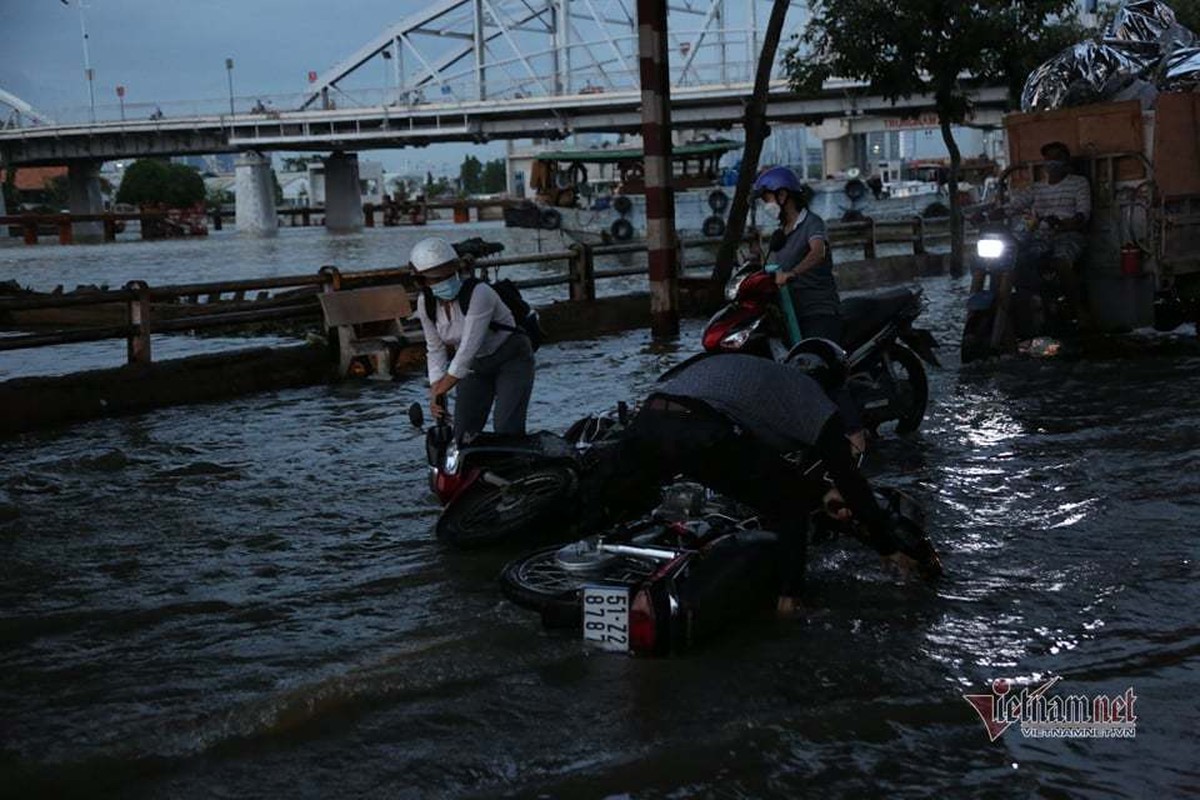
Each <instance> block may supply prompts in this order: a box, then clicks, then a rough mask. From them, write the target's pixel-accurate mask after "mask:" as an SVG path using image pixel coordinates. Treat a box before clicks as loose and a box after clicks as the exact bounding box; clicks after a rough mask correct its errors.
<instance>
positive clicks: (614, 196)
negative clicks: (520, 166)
mask: <svg viewBox="0 0 1200 800" xmlns="http://www.w3.org/2000/svg"><path fill="white" fill-rule="evenodd" d="M741 147H742V144H741V142H735V141H732V140H728V139H716V140H707V141H706V140H700V141H696V142H690V143H688V144H684V145H680V146H679V147H675V148H674V149H673V151H672V154H671V155H672V163H673V165H674V169H673V173H674V175H673V184H674V187H675V221H676V229H677V230H678V231H679V232H680V233H681V234H683V235H688V234H691V235H701V234H703V235H705V236H710V237H716V236H720V235H722V234H723V233H724V232H725V214H726V212H727V210H728V208H729V201H730V197H729V195H728V194H727V193H726V191H725V190H724V189H723V188H722V187H721V177H722V170H721V168H720V161H721V157H722V156H724V155H725V154H726V153H728V152H730V151H733V150H738V149H740V148H741ZM589 167H590V168H591V169H589ZM606 167H607V168H608V170H607V171H608V174H607V175H605V174H604V173H605V172H606V169H605V168H606ZM529 185H530V186H531V187H532V188H533V189H534V190H536V191H537V199H536V200H526V201H521V202H518V203H514V204H512V205H510V206H508V207H507V208H505V210H504V221H505V224H506V225H508V226H509V227H516V228H542V229H546V230H560V229H561V230H562V231H563V232H564V233H565V234H567V235H568V236H569V237H571V238H573V239H576V240H577V241H581V242H586V243H589V244H606V243H614V242H628V241H631V240H635V239H643V238H645V235H646V197H645V192H646V181H645V153H644V151H643V150H642V149H641V148H590V149H586V150H553V151H546V152H543V153H538V154H536V155H535V156H534V160H533V167H532V169H531V176H530V181H529Z"/></svg>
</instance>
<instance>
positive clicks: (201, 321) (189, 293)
mask: <svg viewBox="0 0 1200 800" xmlns="http://www.w3.org/2000/svg"><path fill="white" fill-rule="evenodd" d="M828 227H829V233H830V238H831V241H832V244H833V246H834V247H835V248H838V247H843V248H844V247H856V248H857V247H861V248H862V251H863V255H864V257H866V258H874V257H875V252H876V248H877V245H879V244H883V243H911V245H912V252H913V253H914V254H917V255H919V254H921V253H924V252H925V247H926V243H927V242H928V241H929V240H931V239H940V238H945V237H948V236H949V233H948V230H947V229H946V224H945V222H941V223H940V224H939V223H928V222H926V221H924V220H903V221H897V222H892V221H888V222H884V221H879V222H876V221H873V220H864V221H860V222H845V223H843V222H838V223H831V224H830V225H829V226H828ZM719 243H720V240H719V239H708V238H695V239H684V240H681V242H680V253H681V261H682V264H683V266H684V267H689V268H698V267H704V268H711V266H712V255H713V254H714V253H715V249H716V246H717V245H718V244H719ZM696 250H703V251H705V252H706V253H707V255H706V256H702V257H701V258H699V259H698V260H689V259H688V258H687V254H688V253H689V251H696ZM645 251H646V246H645V245H644V244H635V243H628V244H617V245H604V246H590V245H585V244H575V245H572V246H571V247H569V248H566V249H563V250H554V251H549V252H543V253H525V254H520V255H512V256H502V257H498V258H485V259H480V260H479V261H476V262H474V263H475V266H476V267H477V268H487V269H493V268H499V267H506V266H523V265H533V264H542V265H545V264H559V263H561V264H565V265H566V271H565V274H559V275H548V276H545V277H539V278H526V279H521V280H516V281H514V283H516V284H517V286H518V287H520V288H522V289H532V288H543V287H550V286H564V285H565V286H568V287H569V289H568V297H567V299H568V300H570V301H573V302H588V301H592V300H595V299H596V281H598V280H606V279H610V278H621V277H628V276H633V275H642V274H645V273H646V269H647V268H646V266H644V265H633V266H618V267H609V268H607V269H597V268H596V259H597V258H604V257H611V256H619V255H629V254H639V253H644V252H645ZM704 274H707V273H704ZM380 283H404V284H407V285H409V286H410V287H411V289H412V291H413V292H414V293H415V291H416V286H415V283H414V282H413V273H412V271H411V269H409V268H408V267H401V268H390V269H378V270H360V271H354V272H341V271H340V270H338V269H337V268H336V267H332V266H326V267H322V268H321V269H320V270H319V271H318V272H317V273H316V274H307V275H288V276H281V277H275V278H250V279H246V280H232V281H215V282H208V283H190V284H176V285H171V286H150V285H149V284H147V283H146V282H145V281H130V282H129V283H127V284H126V285H125V287H124V288H122V289H116V290H110V291H94V292H86V293H78V294H74V293H73V294H56V295H37V296H34V297H20V296H18V297H14V298H0V320H3V319H5V318H7V316H8V315H9V314H11V313H12V312H19V311H30V310H36V309H67V308H76V307H86V306H101V305H112V304H119V305H123V306H124V307H125V313H124V317H125V319H126V320H127V322H126V323H125V324H120V325H103V326H95V327H87V328H81V329H77V330H56V331H52V332H47V333H20V334H17V335H14V336H6V337H0V352H3V351H8V350H21V349H29V348H38V347H48V346H52V345H61V344H75V343H80V342H94V341H103V340H106V339H124V340H125V341H126V348H127V353H128V361H129V363H130V364H147V363H150V362H151V360H152V356H151V336H152V335H153V334H156V333H172V332H180V331H198V330H206V329H212V328H222V327H229V326H231V325H245V324H251V323H261V322H269V321H278V320H289V319H300V318H304V317H313V316H316V315H317V314H319V304H318V303H317V300H316V295H317V293H318V292H321V291H336V290H338V289H340V288H345V287H350V286H363V285H372V284H380ZM279 289H286V290H289V291H288V292H285V293H284V294H276V295H272V296H266V291H267V290H279ZM247 292H259V293H260V296H259V298H258V299H257V300H255V301H246V300H245V296H246V293H247ZM226 295H230V296H231V297H230V299H231V300H232V301H233V303H234V305H233V307H232V308H229V307H225V306H226V302H225V301H223V300H222V298H223V297H224V296H226ZM201 297H204V298H206V299H207V302H205V303H200V302H199V299H200V298H201ZM181 299H182V300H184V301H185V302H183V303H180V302H179V301H180V300H181ZM247 305H250V306H251V307H249V308H247V307H246V306H247ZM166 311H170V312H171V313H170V314H169V316H164V315H163V312H166ZM156 312H157V313H156Z"/></svg>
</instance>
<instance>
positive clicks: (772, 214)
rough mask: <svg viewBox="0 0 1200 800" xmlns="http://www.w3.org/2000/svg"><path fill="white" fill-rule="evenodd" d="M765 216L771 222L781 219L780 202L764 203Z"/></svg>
mask: <svg viewBox="0 0 1200 800" xmlns="http://www.w3.org/2000/svg"><path fill="white" fill-rule="evenodd" d="M762 210H763V216H764V217H766V218H767V219H769V220H770V221H771V222H778V221H779V203H763V207H762Z"/></svg>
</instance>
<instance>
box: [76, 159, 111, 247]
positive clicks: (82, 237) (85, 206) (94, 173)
mask: <svg viewBox="0 0 1200 800" xmlns="http://www.w3.org/2000/svg"><path fill="white" fill-rule="evenodd" d="M67 192H68V196H69V208H70V211H71V213H72V214H103V213H104V198H103V197H102V196H101V194H100V162H98V161H73V162H71V164H70V165H68V166H67ZM71 227H72V234H73V235H74V239H75V241H77V242H88V243H94V242H103V241H104V223H103V222H101V221H99V220H97V221H95V222H76V223H74V224H73V225H72V226H71Z"/></svg>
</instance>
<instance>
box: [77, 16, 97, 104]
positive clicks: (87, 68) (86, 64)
mask: <svg viewBox="0 0 1200 800" xmlns="http://www.w3.org/2000/svg"><path fill="white" fill-rule="evenodd" d="M78 5H79V33H80V35H81V36H82V37H83V76H84V77H85V78H86V79H87V83H88V101H89V104H90V106H91V109H92V122H93V123H95V121H96V85H95V77H96V73H95V72H93V71H92V57H91V54H90V53H89V52H88V32H87V20H86V19H84V16H83V9H84V3H83V0H79V3H78Z"/></svg>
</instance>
